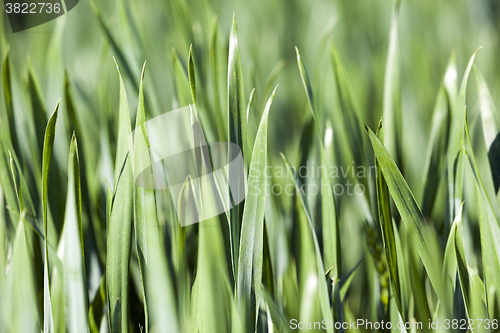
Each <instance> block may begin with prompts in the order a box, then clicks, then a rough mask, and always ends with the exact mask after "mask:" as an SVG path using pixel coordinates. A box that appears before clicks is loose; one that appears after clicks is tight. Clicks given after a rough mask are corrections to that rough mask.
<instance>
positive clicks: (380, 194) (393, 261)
mask: <svg viewBox="0 0 500 333" xmlns="http://www.w3.org/2000/svg"><path fill="white" fill-rule="evenodd" d="M377 136H378V138H379V139H380V140H381V141H383V140H384V131H383V128H382V120H380V122H379V125H378V128H377ZM376 165H377V170H378V174H377V202H378V216H379V223H380V229H381V230H382V239H383V241H384V250H385V258H386V261H387V266H388V267H389V275H390V278H391V286H392V293H393V295H394V297H395V299H396V305H397V307H398V309H399V312H400V314H401V316H402V318H403V319H404V318H405V317H406V310H405V308H404V307H403V301H402V298H401V282H400V277H399V269H398V254H397V249H396V237H395V235H394V229H393V224H392V212H391V201H390V196H389V189H388V188H387V184H386V182H385V178H384V175H383V173H382V170H381V168H380V166H379V162H378V160H377V163H376Z"/></svg>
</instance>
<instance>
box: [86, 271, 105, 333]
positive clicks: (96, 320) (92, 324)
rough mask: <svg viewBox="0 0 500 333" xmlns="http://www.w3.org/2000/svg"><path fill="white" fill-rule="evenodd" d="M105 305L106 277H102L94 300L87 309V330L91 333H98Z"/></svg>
mask: <svg viewBox="0 0 500 333" xmlns="http://www.w3.org/2000/svg"><path fill="white" fill-rule="evenodd" d="M105 303H106V277H105V276H103V277H102V278H101V283H100V284H99V289H98V290H97V292H96V294H95V297H94V300H93V301H92V304H90V307H89V329H90V332H91V333H99V330H100V328H101V320H102V316H103V309H104V305H105Z"/></svg>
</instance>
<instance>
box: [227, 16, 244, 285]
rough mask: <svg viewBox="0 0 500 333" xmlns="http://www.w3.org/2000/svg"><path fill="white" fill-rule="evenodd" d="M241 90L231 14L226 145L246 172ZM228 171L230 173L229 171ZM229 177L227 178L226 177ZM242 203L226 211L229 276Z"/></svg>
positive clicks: (235, 253)
mask: <svg viewBox="0 0 500 333" xmlns="http://www.w3.org/2000/svg"><path fill="white" fill-rule="evenodd" d="M245 109H246V102H245V90H244V88H243V69H242V66H241V54H240V48H239V43H238V29H237V27H236V17H235V16H234V15H233V25H232V27H231V36H230V39H229V59H228V69H227V110H228V119H229V142H230V143H234V144H237V145H238V146H239V147H240V148H241V150H242V153H243V159H244V161H245V166H246V168H247V170H248V167H249V164H248V163H249V160H248V156H249V155H248V147H247V146H248V140H247V121H246V112H245ZM230 172H231V170H230ZM229 178H231V175H229ZM243 206H244V205H243V204H239V205H238V206H236V207H233V208H232V209H231V210H230V214H229V215H230V229H231V247H232V253H231V254H232V260H233V273H234V276H235V277H236V276H237V273H238V258H239V243H240V227H241V226H240V224H241V217H242V214H243Z"/></svg>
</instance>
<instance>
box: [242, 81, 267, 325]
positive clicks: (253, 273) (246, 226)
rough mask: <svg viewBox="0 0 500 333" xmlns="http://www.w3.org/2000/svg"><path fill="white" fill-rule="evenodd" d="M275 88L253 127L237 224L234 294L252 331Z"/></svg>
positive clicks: (257, 297) (258, 287)
mask: <svg viewBox="0 0 500 333" xmlns="http://www.w3.org/2000/svg"><path fill="white" fill-rule="evenodd" d="M276 88H277V87H276ZM275 92H276V89H275V90H274V91H273V94H272V95H271V97H270V98H269V100H268V102H267V104H266V107H265V109H264V113H263V114H262V120H261V122H260V126H259V129H258V131H257V137H256V139H255V146H254V149H253V152H252V164H251V165H250V170H249V178H248V184H249V189H248V194H247V196H246V199H245V208H244V209H243V218H242V225H241V235H242V236H241V241H240V251H239V253H240V256H239V258H238V267H239V269H238V280H237V288H238V290H237V293H236V295H237V301H238V307H239V309H240V312H241V313H243V314H244V318H245V321H244V322H245V325H246V328H247V331H248V332H253V331H255V329H256V326H257V316H258V313H259V303H260V294H261V288H262V256H263V255H262V251H263V237H264V212H265V205H266V188H267V178H266V169H267V120H268V116H269V109H270V108H271V104H272V103H273V100H274V94H275Z"/></svg>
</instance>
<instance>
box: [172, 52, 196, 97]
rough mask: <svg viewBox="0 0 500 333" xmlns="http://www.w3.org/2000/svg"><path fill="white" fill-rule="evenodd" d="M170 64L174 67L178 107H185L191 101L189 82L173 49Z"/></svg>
mask: <svg viewBox="0 0 500 333" xmlns="http://www.w3.org/2000/svg"><path fill="white" fill-rule="evenodd" d="M172 62H173V66H174V79H175V89H176V93H177V99H178V100H179V103H180V106H187V105H188V104H190V103H191V100H192V99H191V90H190V87H189V81H188V78H187V74H186V71H185V70H184V67H183V66H182V63H181V62H180V60H179V57H178V56H177V52H176V51H175V49H172Z"/></svg>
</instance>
